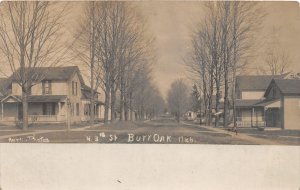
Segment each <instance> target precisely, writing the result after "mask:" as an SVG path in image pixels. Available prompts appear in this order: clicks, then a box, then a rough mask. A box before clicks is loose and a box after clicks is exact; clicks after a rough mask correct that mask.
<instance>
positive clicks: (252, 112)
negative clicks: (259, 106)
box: [251, 108, 254, 127]
mask: <svg viewBox="0 0 300 190" xmlns="http://www.w3.org/2000/svg"><path fill="white" fill-rule="evenodd" d="M253 114H254V108H252V110H251V127H253Z"/></svg>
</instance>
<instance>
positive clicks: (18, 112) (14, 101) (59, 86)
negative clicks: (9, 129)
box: [1, 66, 103, 123]
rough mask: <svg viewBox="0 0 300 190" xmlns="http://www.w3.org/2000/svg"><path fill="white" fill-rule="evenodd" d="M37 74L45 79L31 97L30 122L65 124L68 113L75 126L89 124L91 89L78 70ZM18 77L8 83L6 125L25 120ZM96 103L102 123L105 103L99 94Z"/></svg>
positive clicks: (4, 110)
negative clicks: (82, 122)
mask: <svg viewBox="0 0 300 190" xmlns="http://www.w3.org/2000/svg"><path fill="white" fill-rule="evenodd" d="M35 73H36V74H37V75H38V73H40V74H45V76H44V77H43V80H42V81H41V82H38V83H37V84H36V85H34V86H32V88H31V92H30V95H29V97H28V115H29V122H31V123H32V122H65V121H66V120H67V117H68V113H69V117H70V120H71V122H80V121H84V120H88V118H89V111H87V110H88V109H89V105H90V103H89V99H90V93H89V87H88V86H86V85H85V83H84V80H83V78H82V75H81V73H80V71H79V69H78V67H76V66H70V67H40V68H37V69H36V70H35ZM14 75H15V73H14V74H13V75H12V76H11V77H10V78H9V79H8V80H10V82H9V83H6V86H5V87H4V88H5V89H6V90H5V91H4V94H3V95H2V97H1V120H2V121H18V120H21V119H22V103H21V102H22V101H21V98H22V97H21V96H22V89H21V86H20V85H19V84H18V83H17V82H16V80H15V79H14V78H15V77H14ZM5 92H6V93H5ZM95 99H96V105H95V108H94V110H95V117H96V118H98V119H100V118H101V105H103V103H102V102H101V101H100V100H99V93H96V95H95Z"/></svg>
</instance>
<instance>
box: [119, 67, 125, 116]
mask: <svg viewBox="0 0 300 190" xmlns="http://www.w3.org/2000/svg"><path fill="white" fill-rule="evenodd" d="M121 75H122V76H121V81H120V83H121V90H120V91H121V95H120V121H123V120H124V117H125V114H124V103H125V101H124V99H125V93H124V91H125V84H124V82H125V81H124V76H123V75H124V73H121Z"/></svg>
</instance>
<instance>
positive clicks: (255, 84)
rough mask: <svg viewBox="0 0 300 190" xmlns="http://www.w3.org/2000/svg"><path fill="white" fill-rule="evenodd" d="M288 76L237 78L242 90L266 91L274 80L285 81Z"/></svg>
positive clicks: (246, 76)
mask: <svg viewBox="0 0 300 190" xmlns="http://www.w3.org/2000/svg"><path fill="white" fill-rule="evenodd" d="M287 75H288V73H287V74H283V75H240V76H237V77H236V84H237V86H238V88H239V89H240V90H250V91H265V90H266V89H267V88H268V86H269V84H270V82H271V80H272V79H274V78H278V79H283V78H285V77H286V76H287Z"/></svg>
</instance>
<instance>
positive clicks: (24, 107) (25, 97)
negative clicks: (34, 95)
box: [22, 92, 28, 131]
mask: <svg viewBox="0 0 300 190" xmlns="http://www.w3.org/2000/svg"><path fill="white" fill-rule="evenodd" d="M22 115H23V121H22V126H23V130H24V131H26V130H28V93H27V92H22Z"/></svg>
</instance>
